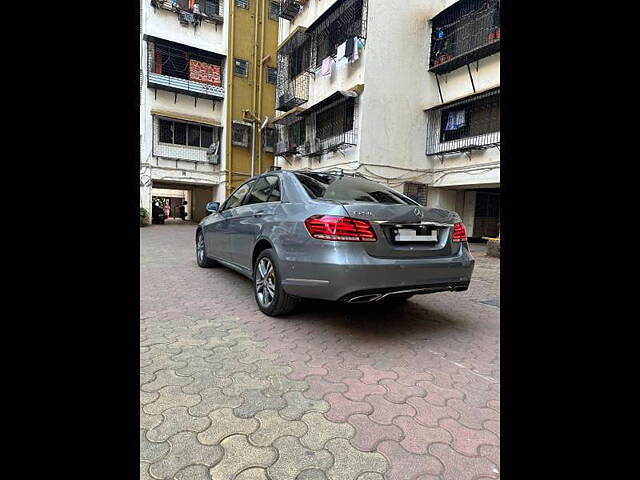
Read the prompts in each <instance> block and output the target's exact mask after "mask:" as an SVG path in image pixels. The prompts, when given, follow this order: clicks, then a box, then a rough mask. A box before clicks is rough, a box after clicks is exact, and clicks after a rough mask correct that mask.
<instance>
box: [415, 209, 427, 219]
mask: <svg viewBox="0 0 640 480" xmlns="http://www.w3.org/2000/svg"><path fill="white" fill-rule="evenodd" d="M413 213H415V214H416V217H418V218H422V217H423V215H424V213H422V210H420V209H419V208H418V207H416V208H414V209H413Z"/></svg>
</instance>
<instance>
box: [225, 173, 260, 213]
mask: <svg viewBox="0 0 640 480" xmlns="http://www.w3.org/2000/svg"><path fill="white" fill-rule="evenodd" d="M254 183H255V180H254V181H251V182H247V183H245V184H244V185H242V186H240V187H239V188H238V189H237V190H236V191H235V192H233V193H232V194H231V196H230V197H229V199H228V200H227V202H226V203H225V205H224V210H230V209H232V208H235V207H238V206H240V205H242V201H243V200H244V197H246V196H247V193H249V190H250V189H251V187H252V185H253V184H254Z"/></svg>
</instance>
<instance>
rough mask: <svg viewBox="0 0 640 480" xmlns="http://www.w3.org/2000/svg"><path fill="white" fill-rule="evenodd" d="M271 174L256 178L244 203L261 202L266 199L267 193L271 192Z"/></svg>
mask: <svg viewBox="0 0 640 480" xmlns="http://www.w3.org/2000/svg"><path fill="white" fill-rule="evenodd" d="M272 177H273V175H270V176H266V177H260V178H258V180H256V184H255V186H254V187H253V190H251V193H250V194H249V196H248V197H247V201H246V202H245V203H244V204H245V205H253V204H255V203H263V202H266V201H268V199H269V194H270V193H271V189H272V188H273V181H270V180H269V179H270V178H272Z"/></svg>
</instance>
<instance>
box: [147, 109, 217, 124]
mask: <svg viewBox="0 0 640 480" xmlns="http://www.w3.org/2000/svg"><path fill="white" fill-rule="evenodd" d="M151 115H155V116H157V117H164V118H169V119H171V120H184V121H185V122H193V123H202V124H204V125H211V126H213V127H221V126H222V124H221V123H220V122H218V121H217V120H214V119H213V118H206V117H198V116H196V115H187V114H186V113H176V112H169V111H167V110H151Z"/></svg>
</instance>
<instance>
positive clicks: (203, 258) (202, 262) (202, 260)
mask: <svg viewBox="0 0 640 480" xmlns="http://www.w3.org/2000/svg"><path fill="white" fill-rule="evenodd" d="M196 261H197V262H198V266H199V267H200V268H211V267H215V266H216V265H218V262H216V261H215V260H211V259H210V258H208V257H207V248H206V246H205V244H204V236H203V235H202V232H198V236H197V237H196Z"/></svg>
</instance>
